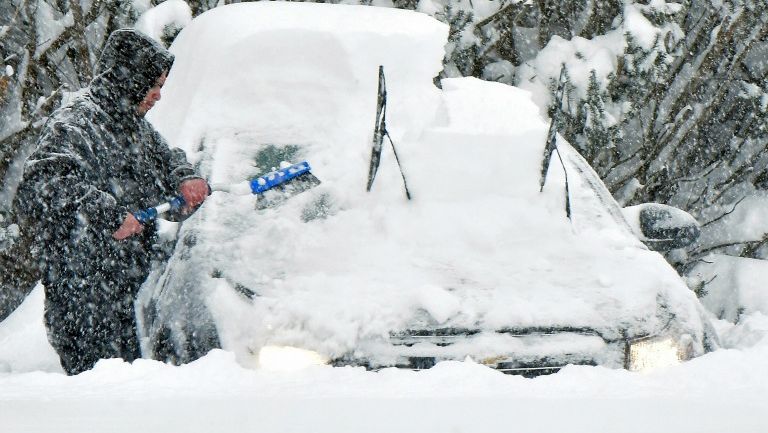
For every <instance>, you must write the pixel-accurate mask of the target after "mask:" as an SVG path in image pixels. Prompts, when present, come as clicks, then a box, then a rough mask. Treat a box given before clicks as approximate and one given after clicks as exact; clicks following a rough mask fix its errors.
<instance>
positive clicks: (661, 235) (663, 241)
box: [622, 203, 701, 251]
mask: <svg viewBox="0 0 768 433" xmlns="http://www.w3.org/2000/svg"><path fill="white" fill-rule="evenodd" d="M622 212H623V213H624V217H625V218H626V220H627V222H628V223H629V225H630V226H631V227H632V230H633V231H634V232H635V234H636V235H637V237H638V238H640V240H641V241H642V242H643V243H644V244H645V245H646V246H647V247H648V248H650V249H652V250H654V251H669V250H673V249H675V248H682V247H685V246H688V245H690V244H692V243H693V242H694V241H695V240H696V239H698V237H699V234H700V233H701V226H700V225H699V222H698V221H696V218H694V217H693V216H692V215H691V214H689V213H688V212H686V211H684V210H682V209H678V208H676V207H672V206H667V205H664V204H659V203H643V204H641V205H637V206H630V207H626V208H624V209H622Z"/></svg>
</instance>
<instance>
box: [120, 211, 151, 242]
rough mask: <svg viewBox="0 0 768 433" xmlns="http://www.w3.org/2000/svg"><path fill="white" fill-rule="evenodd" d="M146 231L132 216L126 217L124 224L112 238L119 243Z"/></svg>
mask: <svg viewBox="0 0 768 433" xmlns="http://www.w3.org/2000/svg"><path fill="white" fill-rule="evenodd" d="M143 230H144V225H143V224H141V223H140V222H139V220H137V219H136V217H135V216H133V215H132V214H128V215H126V217H125V219H124V220H123V224H122V225H121V226H120V227H119V228H118V229H117V230H116V231H115V232H114V233H112V237H113V238H115V239H117V240H118V241H122V240H123V239H125V238H128V237H130V236H133V235H135V234H137V233H141V232H142V231H143Z"/></svg>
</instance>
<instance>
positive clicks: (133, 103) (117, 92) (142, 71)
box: [91, 29, 174, 115]
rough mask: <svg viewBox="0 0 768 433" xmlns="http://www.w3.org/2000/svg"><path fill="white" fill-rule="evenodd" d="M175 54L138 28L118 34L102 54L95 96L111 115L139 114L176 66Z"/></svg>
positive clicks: (92, 86)
mask: <svg viewBox="0 0 768 433" xmlns="http://www.w3.org/2000/svg"><path fill="white" fill-rule="evenodd" d="M173 59H174V57H173V54H171V53H170V52H169V51H168V50H166V49H165V48H164V47H163V46H162V45H160V43H159V42H157V41H155V40H154V39H152V38H150V37H149V36H147V35H145V34H143V33H141V32H139V31H138V30H135V29H120V30H116V31H114V32H113V33H112V34H111V35H110V36H109V38H108V39H107V42H106V44H105V47H104V51H102V53H101V57H100V58H99V61H98V62H97V63H96V68H95V69H94V78H93V80H92V81H91V94H92V95H93V97H94V99H95V100H96V102H97V103H98V104H99V106H101V108H102V109H104V110H105V111H106V112H108V113H109V114H111V115H125V114H135V113H136V109H137V107H138V104H139V103H140V102H141V100H142V99H144V96H145V95H146V94H147V92H148V91H149V89H151V88H152V87H153V86H154V85H155V82H156V81H157V79H158V78H159V77H160V76H161V75H162V74H163V71H168V70H170V69H171V65H173Z"/></svg>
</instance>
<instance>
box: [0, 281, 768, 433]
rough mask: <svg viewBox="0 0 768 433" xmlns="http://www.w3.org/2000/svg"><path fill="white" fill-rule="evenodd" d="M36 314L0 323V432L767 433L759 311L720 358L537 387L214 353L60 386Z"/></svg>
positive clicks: (108, 371)
mask: <svg viewBox="0 0 768 433" xmlns="http://www.w3.org/2000/svg"><path fill="white" fill-rule="evenodd" d="M41 316H42V291H41V290H40V289H39V288H38V289H37V290H36V291H35V292H34V293H33V295H32V296H31V297H30V298H28V299H27V301H25V303H24V304H23V305H22V307H21V308H20V309H19V310H17V312H16V313H14V315H13V316H11V318H9V319H8V320H7V321H6V322H3V323H2V325H0V371H2V372H0V431H2V432H3V433H17V432H18V433H21V432H24V433H33V432H41V433H43V432H44V433H48V432H99V433H106V432H126V433H145V432H184V433H195V432H217V433H226V432H250V431H259V432H296V433H306V432H316V433H317V432H329V433H344V432H350V433H359V432H366V433H375V432H381V433H392V432H419V433H431V432H434V433H444V432H451V433H453V432H456V433H478V432H494V433H495V432H499V431H514V432H537V433H541V432H557V433H571V432H585V433H594V432H613V433H621V432H633V433H634V432H637V433H648V432H658V433H665V432H676V433H682V432H690V433H706V432H711V433H722V432H734V433H737V432H738V433H747V432H751V433H763V432H765V431H767V430H768V415H767V414H766V401H768V374H766V372H768V338H766V336H767V335H768V316H764V315H761V314H759V313H757V314H754V315H752V316H749V317H748V318H746V320H745V321H744V322H743V324H742V325H739V326H736V327H729V326H727V325H726V324H723V325H724V326H723V328H722V329H721V332H722V336H723V337H724V338H723V340H724V341H725V342H727V343H728V344H730V345H732V346H733V348H731V349H720V350H717V351H715V352H712V353H709V354H707V355H704V356H702V357H699V358H696V359H694V360H692V361H689V362H686V363H683V364H679V365H676V366H671V367H666V368H664V369H660V370H656V371H653V372H650V373H632V372H628V371H626V370H611V369H606V368H603V367H576V366H571V367H567V368H565V369H564V370H562V371H561V372H559V373H557V374H554V375H551V376H542V377H539V378H536V379H525V378H522V377H519V376H507V375H504V374H502V373H499V372H497V371H495V370H492V369H490V368H487V367H484V366H481V365H478V364H475V363H473V362H471V361H465V362H444V363H440V364H438V365H437V366H436V367H434V368H432V369H431V370H426V371H422V372H412V371H407V370H397V369H386V370H382V371H379V372H370V371H365V370H364V369H362V368H350V367H345V368H332V367H320V366H315V367H309V368H306V369H301V370H292V371H291V370H283V371H281V370H267V369H256V370H253V369H246V368H243V367H241V366H240V365H239V364H238V363H237V362H236V361H235V359H234V355H233V354H232V353H228V352H224V351H218V350H217V351H214V352H211V353H210V354H209V355H207V356H206V357H204V358H202V359H200V360H198V361H196V362H193V363H191V364H189V365H185V366H182V367H173V366H169V365H165V364H162V363H160V362H156V361H150V360H140V361H136V362H134V363H133V364H127V363H124V362H122V361H120V360H108V361H101V362H100V363H99V364H98V365H97V366H96V368H95V369H93V370H92V371H89V372H86V373H83V374H81V375H79V376H75V377H67V376H65V375H64V374H63V373H61V371H60V369H59V368H58V366H57V358H56V356H55V354H54V352H53V350H52V349H51V348H50V346H48V344H47V342H46V340H45V330H44V328H43V324H42V321H41V320H40V318H41ZM33 318H37V320H34V319H33ZM9 370H11V371H9ZM30 370H35V371H30Z"/></svg>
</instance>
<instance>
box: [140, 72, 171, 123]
mask: <svg viewBox="0 0 768 433" xmlns="http://www.w3.org/2000/svg"><path fill="white" fill-rule="evenodd" d="M167 76H168V73H167V71H163V74H162V75H160V77H159V78H158V79H157V81H155V85H154V86H152V88H151V89H149V91H148V92H147V94H146V95H145V96H144V99H142V100H141V102H139V108H138V109H137V111H138V113H139V116H143V115H145V114H147V111H149V110H151V109H152V107H154V106H155V103H156V102H157V101H159V100H160V89H162V88H163V84H165V78H166V77H167Z"/></svg>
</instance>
